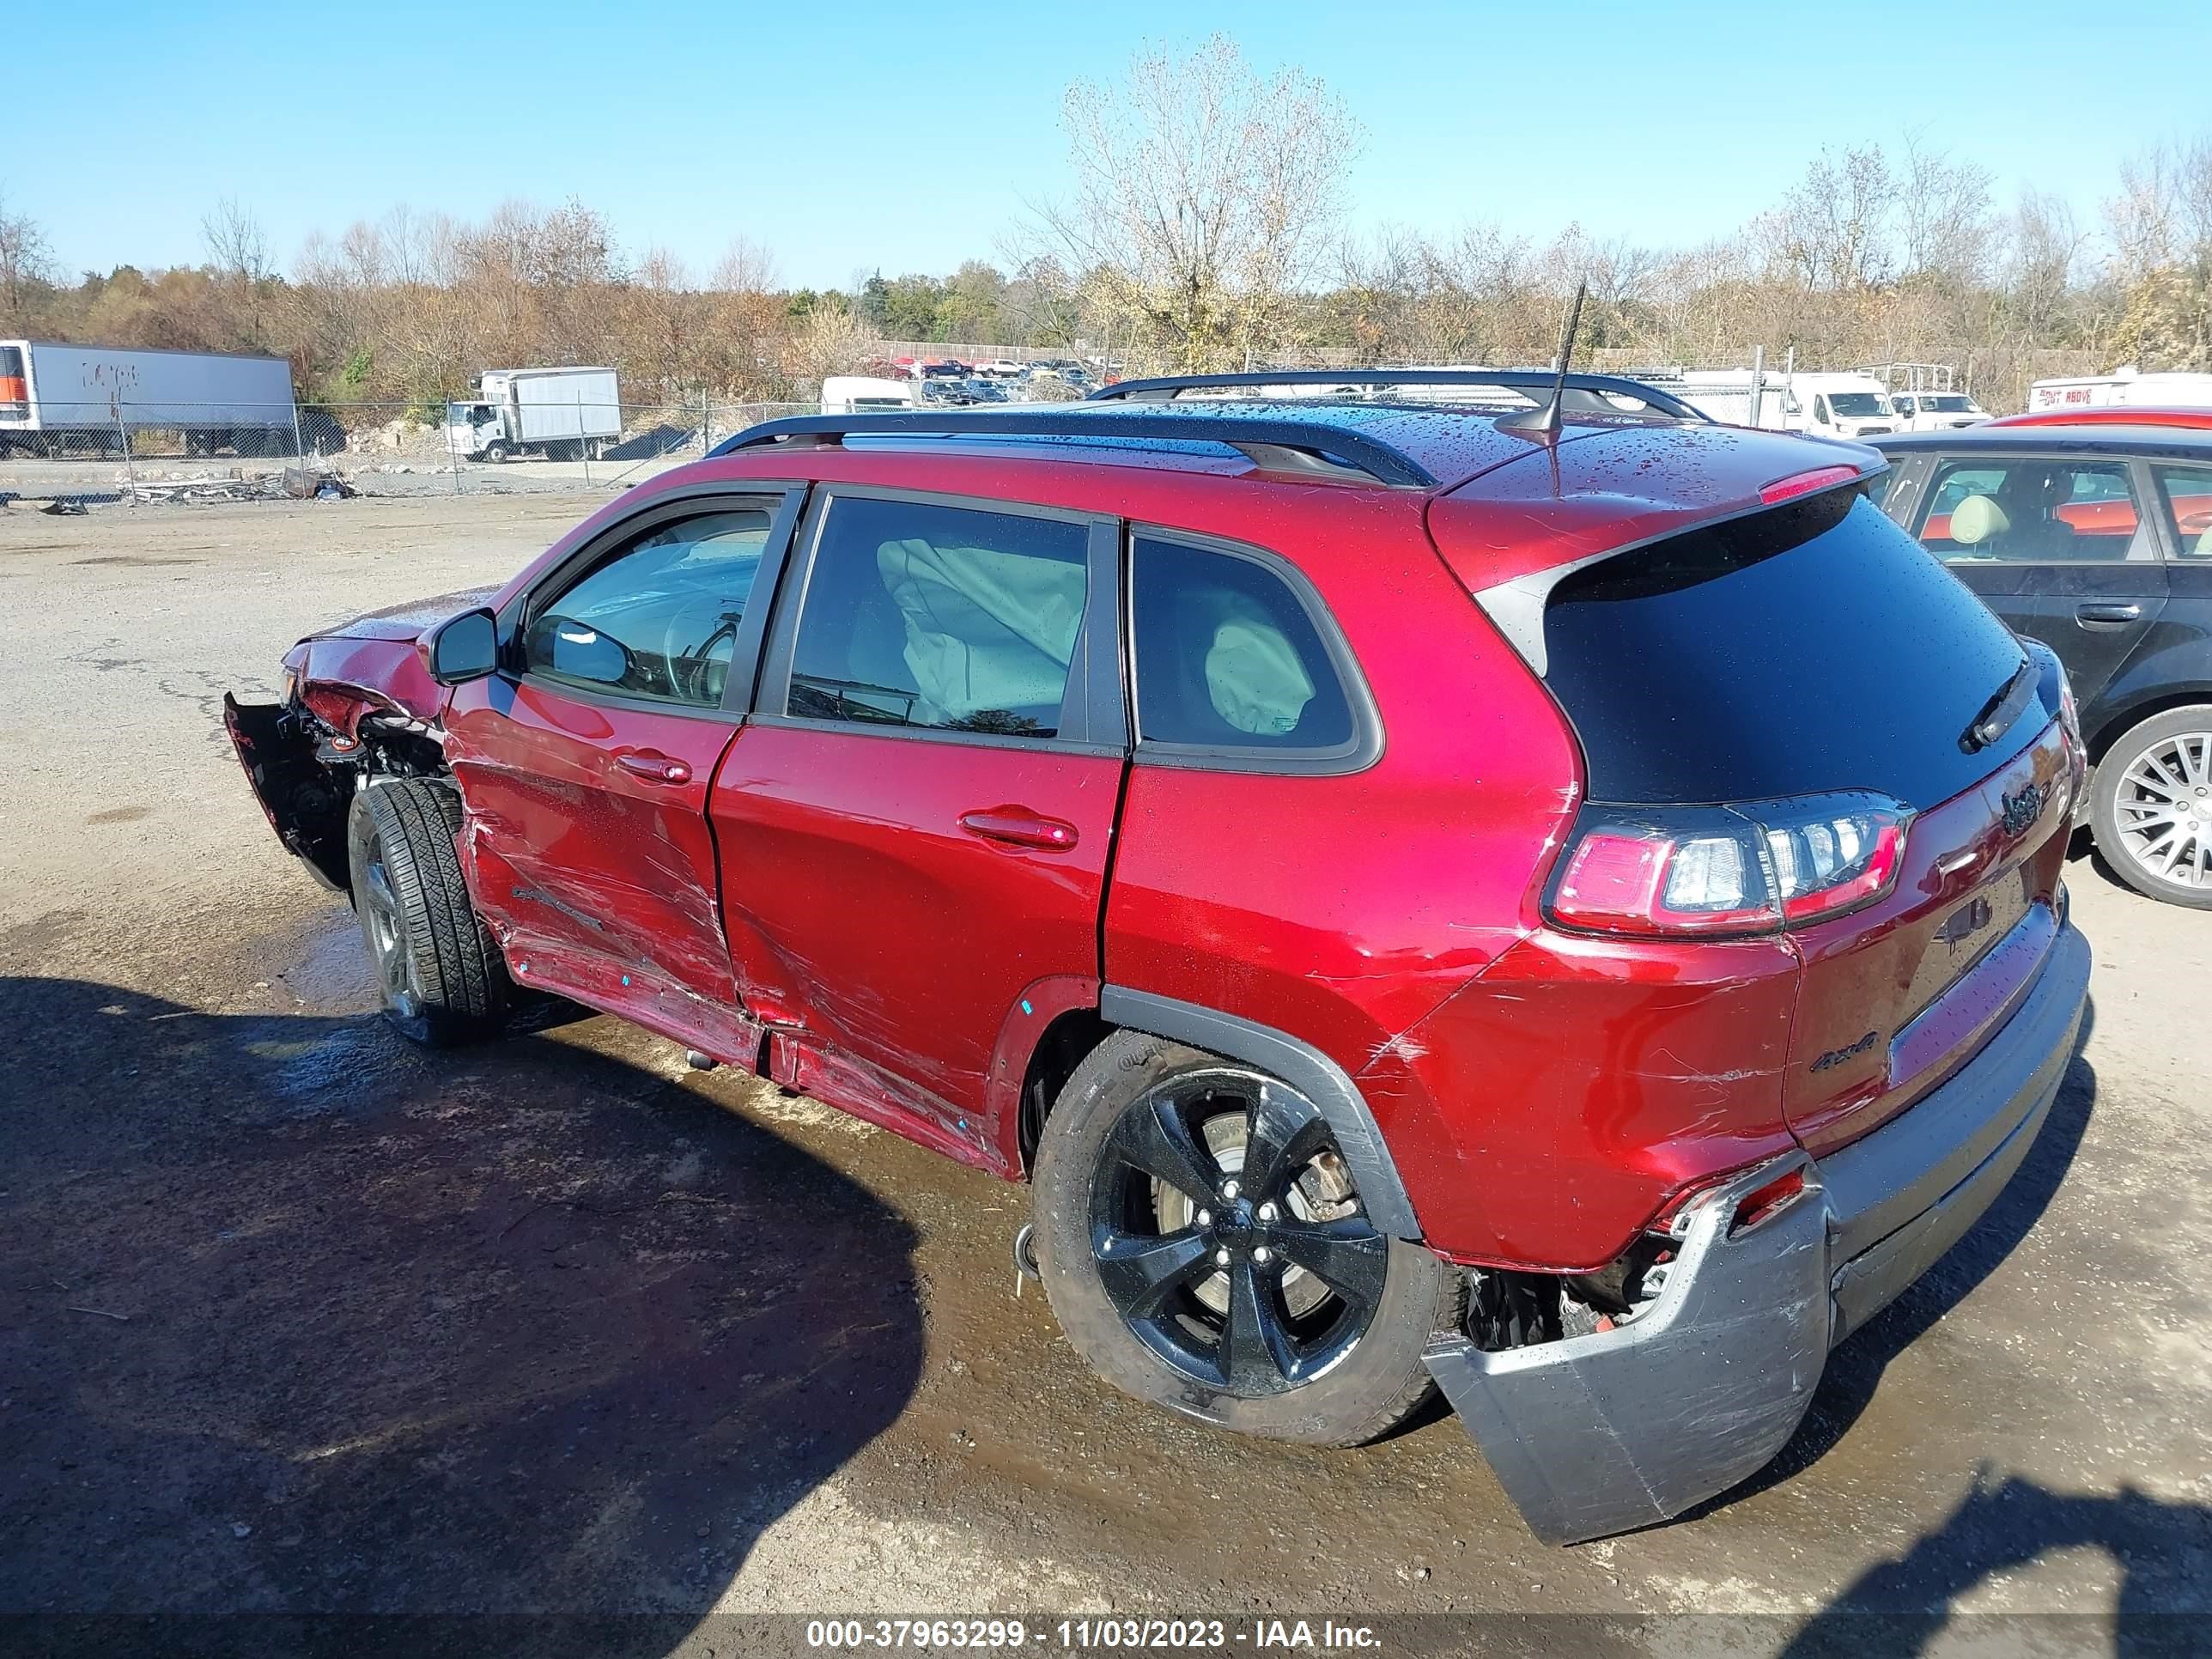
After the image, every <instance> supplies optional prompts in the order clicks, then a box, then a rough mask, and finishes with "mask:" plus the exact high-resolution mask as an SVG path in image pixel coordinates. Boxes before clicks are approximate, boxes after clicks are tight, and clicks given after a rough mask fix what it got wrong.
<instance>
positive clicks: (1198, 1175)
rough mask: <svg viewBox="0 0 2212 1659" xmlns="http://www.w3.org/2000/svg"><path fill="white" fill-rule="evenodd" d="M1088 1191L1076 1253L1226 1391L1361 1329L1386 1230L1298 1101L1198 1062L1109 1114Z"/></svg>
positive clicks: (1299, 1370) (1271, 1389) (1145, 1335)
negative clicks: (1114, 1119) (1083, 1252)
mask: <svg viewBox="0 0 2212 1659" xmlns="http://www.w3.org/2000/svg"><path fill="white" fill-rule="evenodd" d="M1106 1154H1107V1155H1106V1157H1105V1158H1103V1159H1102V1160H1101V1161H1100V1164H1099V1166H1098V1170H1097V1176H1096V1177H1095V1179H1094V1181H1093V1182H1092V1188H1091V1252H1092V1255H1093V1256H1094V1258H1095V1259H1096V1261H1097V1269H1098V1275H1099V1278H1100V1279H1101V1281H1102V1282H1103V1285H1105V1288H1106V1294H1107V1296H1108V1297H1109V1299H1111V1301H1112V1302H1113V1304H1114V1305H1115V1308H1116V1309H1117V1310H1119V1311H1120V1313H1121V1317H1122V1318H1123V1320H1125V1321H1126V1322H1127V1324H1128V1327H1129V1328H1130V1330H1131V1332H1132V1333H1133V1334H1135V1336H1136V1337H1137V1338H1138V1340H1140V1341H1142V1342H1143V1343H1144V1344H1145V1345H1146V1346H1147V1347H1149V1348H1151V1349H1152V1351H1153V1352H1156V1353H1158V1355H1159V1356H1160V1357H1161V1358H1163V1359H1165V1360H1166V1361H1167V1362H1168V1363H1169V1364H1170V1365H1172V1366H1174V1367H1175V1368H1176V1370H1180V1371H1182V1372H1183V1373H1184V1374H1185V1375H1187V1376H1191V1377H1192V1378H1194V1380H1196V1381H1199V1382H1201V1383H1207V1384H1210V1385H1212V1386H1214V1387H1218V1388H1225V1389H1231V1390H1232V1391H1234V1392H1235V1393H1237V1394H1238V1395H1247V1396H1249V1395H1264V1394H1274V1393H1279V1392H1280V1391H1282V1390H1283V1389H1289V1388H1292V1387H1295V1386H1296V1385H1297V1384H1298V1383H1303V1382H1306V1381H1308V1380H1310V1378H1312V1377H1314V1376H1318V1375H1320V1374H1321V1373H1322V1371H1324V1370H1327V1369H1328V1367H1329V1366H1330V1365H1332V1364H1334V1363H1335V1362H1337V1361H1338V1360H1340V1359H1341V1358H1344V1356H1345V1355H1346V1353H1348V1352H1351V1349H1352V1345H1353V1344H1354V1343H1356V1342H1358V1340H1359V1339H1360V1337H1361V1336H1362V1335H1363V1334H1364V1333H1365V1331H1366V1329H1367V1324H1368V1322H1369V1320H1370V1319H1371V1318H1372V1317H1373V1316H1374V1314H1375V1309H1376V1303H1377V1302H1378V1301H1379V1299H1380V1298H1381V1297H1382V1293H1383V1276H1384V1274H1385V1273H1387V1272H1388V1270H1389V1241H1388V1240H1386V1239H1385V1238H1384V1237H1383V1235H1382V1234H1381V1233H1379V1232H1377V1231H1376V1230H1375V1229H1374V1227H1373V1226H1372V1225H1370V1223H1369V1222H1368V1220H1367V1218H1366V1217H1365V1216H1364V1215H1363V1214H1361V1213H1360V1210H1359V1202H1358V1198H1357V1197H1356V1196H1354V1194H1352V1185H1351V1182H1350V1181H1349V1180H1348V1179H1347V1178H1346V1175H1345V1171H1344V1160H1343V1158H1341V1157H1340V1155H1339V1154H1338V1152H1337V1151H1336V1148H1335V1146H1334V1143H1333V1142H1332V1141H1331V1139H1330V1138H1329V1133H1328V1124H1327V1123H1326V1122H1325V1121H1323V1120H1322V1115H1321V1113H1320V1112H1319V1111H1318V1110H1317V1109H1316V1108H1315V1107H1314V1105H1313V1103H1311V1102H1310V1101H1308V1100H1306V1099H1305V1098H1304V1097H1302V1096H1299V1095H1297V1094H1294V1093H1292V1092H1291V1091H1290V1090H1289V1089H1288V1088H1286V1087H1285V1086H1284V1085H1281V1084H1277V1083H1271V1082H1270V1081H1268V1080H1267V1079H1264V1078H1261V1077H1258V1076H1256V1075H1255V1074H1253V1073H1247V1072H1236V1071H1227V1070H1225V1071H1220V1072H1211V1073H1208V1072H1200V1073H1191V1074H1188V1075H1186V1076H1184V1077H1181V1078H1177V1079H1173V1080H1172V1081H1170V1082H1168V1083H1164V1084H1162V1085H1159V1086H1158V1087H1157V1088H1155V1089H1153V1090H1152V1091H1151V1092H1150V1093H1148V1094H1146V1096H1145V1097H1142V1098H1141V1099H1139V1100H1138V1101H1136V1102H1134V1103H1132V1104H1131V1105H1130V1106H1129V1107H1127V1109H1125V1110H1124V1111H1123V1112H1122V1114H1121V1120H1120V1121H1119V1122H1118V1123H1116V1124H1115V1129H1114V1133H1113V1134H1112V1135H1111V1136H1110V1137H1109V1139H1108V1140H1107V1143H1106Z"/></svg>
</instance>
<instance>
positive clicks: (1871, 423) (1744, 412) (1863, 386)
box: [1635, 368, 1897, 438]
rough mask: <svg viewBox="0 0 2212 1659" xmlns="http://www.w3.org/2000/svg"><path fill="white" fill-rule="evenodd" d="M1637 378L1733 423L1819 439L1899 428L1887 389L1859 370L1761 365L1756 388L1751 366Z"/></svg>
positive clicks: (1855, 436)
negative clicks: (1794, 370)
mask: <svg viewBox="0 0 2212 1659" xmlns="http://www.w3.org/2000/svg"><path fill="white" fill-rule="evenodd" d="M1635 378H1636V379H1638V380H1644V381H1647V382H1648V383H1649V384H1650V385H1652V386H1658V387H1661V388H1662V389H1663V390H1665V391H1668V392H1674V394H1675V395H1676V396H1677V397H1680V398H1682V399H1683V400H1684V401H1686V402H1687V403H1690V404H1695V405H1696V406H1697V407H1698V408H1699V409H1701V410H1704V411H1705V413H1706V414H1708V415H1710V416H1712V417H1713V419H1715V420H1717V421H1719V422H1723V423H1724V424H1726V425H1729V426H1756V427H1763V428H1765V429H1766V430H1768V431H1770V432H1809V433H1811V434H1813V435H1814V436H1816V437H1821V438H1871V437H1875V436H1878V435H1881V434H1882V433H1885V432H1894V431H1896V430H1897V412H1896V410H1893V408H1891V406H1890V402H1889V390H1888V388H1887V386H1883V385H1882V383H1881V381H1880V380H1876V379H1875V377H1874V376H1873V375H1871V374H1862V373H1858V372H1857V371H1853V372H1850V373H1845V374H1790V373H1789V372H1788V371H1786V370H1785V371H1783V372H1780V373H1778V372H1776V371H1775V370H1773V369H1771V368H1769V369H1762V370H1760V371H1759V372H1758V376H1757V388H1756V391H1755V392H1754V389H1753V371H1752V370H1750V369H1747V368H1693V369H1686V370H1681V371H1678V372H1675V373H1673V374H1652V373H1638V374H1635Z"/></svg>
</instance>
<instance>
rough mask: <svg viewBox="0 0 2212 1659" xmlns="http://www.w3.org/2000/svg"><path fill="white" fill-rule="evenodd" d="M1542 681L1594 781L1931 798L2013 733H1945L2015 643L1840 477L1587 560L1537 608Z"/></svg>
mask: <svg viewBox="0 0 2212 1659" xmlns="http://www.w3.org/2000/svg"><path fill="white" fill-rule="evenodd" d="M1544 641H1545V648H1546V653H1547V658H1548V665H1547V672H1546V675H1545V682H1546V684H1548V685H1549V686H1550V687H1551V689H1552V691H1553V695H1554V696H1557V697H1558V698H1559V704H1560V706H1561V707H1562V708H1564V709H1565V711H1566V714H1567V717H1568V719H1569V720H1571V721H1573V723H1574V726H1575V731H1576V732H1577V735H1578V736H1579V737H1580V738H1581V739H1582V744H1583V753H1584V755H1585V757H1586V758H1587V759H1588V761H1589V792H1590V798H1591V799H1594V800H1604V801H1627V802H1638V803H1642V802H1668V803H1680V804H1687V803H1691V802H1702V801H1747V800H1764V799H1770V798H1771V797H1774V796H1778V795H1797V794H1807V793H1814V792H1815V791H1819V790H1826V789H1879V790H1881V791H1882V792H1883V793H1887V794H1890V795H1893V796H1895V797H1896V798H1897V799H1899V800H1902V801H1904V802H1905V804H1906V805H1911V806H1917V807H1929V806H1933V805H1936V803H1937V802H1939V801H1943V800H1948V799H1950V798H1951V797H1952V796H1954V795H1955V794H1957V793H1960V791H1961V790H1964V789H1966V788H1968V787H1971V786H1972V784H1973V783H1975V782H1976V781H1978V780H1979V779H1981V778H1983V777H1984V776H1986V775H1988V774H1989V773H1990V772H1991V771H1993V770H1995V769H1996V768H1997V767H1998V766H1999V765H2000V764H2002V763H2003V762H2004V761H2006V760H2008V759H2009V758H2010V757H2012V756H2013V755H2015V754H2017V753H2018V752H2019V751H2020V750H2022V749H2024V748H2026V747H2027V744H2028V743H2029V741H2030V740H2031V739H2032V738H2033V737H2034V736H2035V734H2036V732H2039V730H2040V729H2041V728H2042V726H2044V724H2045V720H2044V719H2043V718H2041V717H2039V716H2037V715H2035V714H2033V710H2031V714H2030V715H2029V716H2028V717H2027V718H2023V719H2022V720H2019V721H2018V722H2016V723H2015V726H2014V727H2013V729H2012V730H2011V731H2009V732H2007V733H2006V734H2005V735H2004V736H2003V737H2002V738H1999V739H1998V741H1997V742H1996V744H1994V745H1992V746H1990V747H1989V748H1987V749H1984V750H1980V751H1978V752H1977V753H1968V752H1966V750H1964V749H1962V747H1961V746H1960V739H1961V737H1962V735H1963V734H1964V733H1965V732H1966V729H1967V727H1968V726H1971V725H1972V723H1973V722H1974V721H1975V720H1977V719H1978V717H1980V716H1981V715H1982V714H1984V711H1985V710H1986V709H1987V708H1988V707H1989V705H1990V702H1991V700H1992V699H1993V698H1995V697H1996V696H1997V695H1998V694H1999V693H2000V692H2001V691H2002V690H2004V689H2005V687H2006V686H2007V684H2008V683H2009V682H2010V680H2011V679H2012V678H2013V676H2014V675H2015V674H2016V673H2017V672H2018V671H2019V670H2020V668H2021V664H2022V663H2023V662H2025V661H2026V660H2027V658H2026V654H2025V653H2024V652H2023V651H2022V650H2021V646H2020V643H2019V641H2016V640H2015V639H2014V638H2013V636H2012V635H2011V633H2010V631H2009V630H2008V629H2006V627H2005V626H2004V624H2003V623H2001V622H1999V621H1998V620H1997V619H1996V617H1994V616H1992V615H1991V614H1990V611H1988V609H1987V608H1986V607H1984V605H1983V604H1982V602H1981V601H1980V600H1979V599H1976V598H1975V597H1974V596H1973V595H1972V593H1970V592H1967V590H1966V588H1965V587H1964V586H1962V585H1960V582H1959V581H1958V580H1956V579H1955V578H1954V577H1953V576H1952V575H1951V574H1950V573H1949V572H1948V571H1947V570H1945V569H1944V568H1943V567H1942V565H1941V564H1939V563H1938V562H1936V560H1935V559H1934V558H1932V557H1930V556H1929V555H1928V554H1927V553H1926V552H1924V551H1923V550H1921V548H1920V547H1919V546H1918V545H1917V544H1915V543H1914V542H1913V540H1912V539H1911V538H1910V537H1909V536H1907V535H1906V534H1905V532H1903V531H1902V530H1900V529H1899V528H1898V527H1897V526H1895V525H1894V524H1893V523H1891V522H1890V520H1887V519H1886V518H1884V517H1883V516H1882V515H1881V513H1880V512H1879V511H1877V510H1876V509H1875V507H1874V505H1873V503H1871V502H1870V501H1868V500H1867V499H1866V498H1865V496H1864V495H1863V492H1862V491H1861V490H1859V489H1835V490H1829V491H1826V492H1825V493H1823V494H1821V495H1812V496H1808V497H1806V498H1805V499H1804V500H1802V501H1792V502H1790V503H1789V504H1787V505H1785V506H1782V507H1775V508H1773V509H1772V510H1771V511H1768V512H1765V513H1753V514H1751V515H1749V516H1747V517H1745V518H1741V519H1738V520H1734V521H1733V522H1731V523H1728V524H1722V525H1715V526H1711V527H1710V528H1708V529H1705V530H1699V531H1694V532H1691V533H1689V534H1687V535H1683V536H1676V537H1673V538H1669V539H1668V540H1666V541H1663V542H1659V543H1656V544H1653V545H1651V546H1650V547H1646V548H1641V549H1638V550H1636V551H1633V552H1630V553H1624V554H1620V555H1619V556H1616V557H1613V558H1609V559H1602V560H1600V561H1599V562H1596V563H1595V564H1593V565H1589V566H1588V567H1586V568H1583V569H1581V570H1578V571H1576V572H1573V573H1572V574H1569V575H1568V576H1566V577H1565V578H1564V579H1562V580H1561V581H1560V582H1559V586H1556V587H1554V588H1553V590H1552V596H1551V600H1550V604H1549V606H1548V608H1547V610H1546V612H1545V619H1544Z"/></svg>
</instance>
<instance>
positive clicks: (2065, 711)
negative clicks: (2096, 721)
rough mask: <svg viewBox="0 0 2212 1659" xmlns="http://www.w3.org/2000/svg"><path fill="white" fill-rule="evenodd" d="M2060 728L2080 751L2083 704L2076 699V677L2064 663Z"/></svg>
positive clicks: (2060, 671) (2060, 673) (2060, 678)
mask: <svg viewBox="0 0 2212 1659" xmlns="http://www.w3.org/2000/svg"><path fill="white" fill-rule="evenodd" d="M2058 729H2059V730H2060V731H2062V732H2064V733H2065V734H2066V740H2067V741H2068V742H2069V743H2070V744H2073V745H2074V747H2075V750H2077V751H2078V750H2080V749H2081V704H2079V703H2077V702H2075V701H2074V679H2073V677H2072V676H2071V675H2069V673H2068V672H2067V671H2066V668H2065V665H2063V663H2062V664H2061V665H2059V669H2058Z"/></svg>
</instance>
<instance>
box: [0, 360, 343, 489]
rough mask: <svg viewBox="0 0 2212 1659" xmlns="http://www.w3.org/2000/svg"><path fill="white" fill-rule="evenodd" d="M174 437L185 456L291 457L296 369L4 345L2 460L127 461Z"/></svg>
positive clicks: (0, 363) (274, 363)
mask: <svg viewBox="0 0 2212 1659" xmlns="http://www.w3.org/2000/svg"><path fill="white" fill-rule="evenodd" d="M149 431H153V432H173V433H176V434H177V435H179V437H180V438H181V439H182V440H183V442H184V447H185V453H186V454H188V455H212V454H214V453H216V451H218V450H223V449H228V450H229V451H231V452H232V453H234V454H239V455H289V454H290V453H292V451H293V446H294V444H295V441H296V440H297V435H298V431H299V428H298V424H297V420H296V414H295V408H294V405H293V402H292V365H291V364H290V363H289V362H286V361H285V360H284V359H283V358H282V357H252V356H235V355H233V354H231V353H228V352H221V351H154V350H146V349H140V348H137V347H123V346H99V345H64V344H61V343H58V342H56V341H52V340H0V453H25V454H33V455H40V456H46V457H50V458H54V459H60V458H63V457H65V456H75V455H101V454H120V453H122V452H123V450H124V448H125V445H126V444H127V443H129V441H131V435H132V434H134V433H143V432H149Z"/></svg>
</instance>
